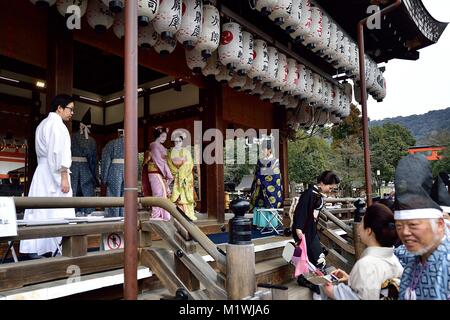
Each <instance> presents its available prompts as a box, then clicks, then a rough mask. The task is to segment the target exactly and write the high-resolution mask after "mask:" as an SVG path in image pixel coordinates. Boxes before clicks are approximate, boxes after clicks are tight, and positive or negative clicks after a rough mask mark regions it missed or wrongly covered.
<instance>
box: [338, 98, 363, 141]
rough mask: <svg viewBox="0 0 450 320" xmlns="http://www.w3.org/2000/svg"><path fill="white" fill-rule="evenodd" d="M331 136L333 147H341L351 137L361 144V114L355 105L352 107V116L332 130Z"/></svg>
mask: <svg viewBox="0 0 450 320" xmlns="http://www.w3.org/2000/svg"><path fill="white" fill-rule="evenodd" d="M331 135H332V136H333V146H337V145H339V144H340V143H341V142H342V141H344V140H346V139H347V138H348V137H350V136H352V137H356V138H357V142H358V143H361V141H362V123H361V112H360V111H359V109H358V108H357V107H356V106H355V105H354V104H352V105H351V106H350V115H349V116H348V117H347V118H345V119H344V120H342V122H341V123H340V124H339V125H337V126H333V128H332V129H331Z"/></svg>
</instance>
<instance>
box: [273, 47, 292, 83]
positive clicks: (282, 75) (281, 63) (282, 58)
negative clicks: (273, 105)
mask: <svg viewBox="0 0 450 320" xmlns="http://www.w3.org/2000/svg"><path fill="white" fill-rule="evenodd" d="M288 72H289V70H288V66H287V58H286V55H285V54H283V53H278V73H277V78H276V80H275V90H276V91H277V90H283V89H284V87H285V86H286V84H287V79H288Z"/></svg>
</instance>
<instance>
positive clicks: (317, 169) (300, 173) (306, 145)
mask: <svg viewBox="0 0 450 320" xmlns="http://www.w3.org/2000/svg"><path fill="white" fill-rule="evenodd" d="M297 135H298V139H296V140H295V141H289V144H288V166H289V180H290V181H293V182H296V183H303V184H308V183H312V182H316V178H317V176H318V175H319V174H320V173H321V172H322V171H323V170H326V169H327V168H328V167H329V165H330V154H331V148H330V146H329V144H328V143H327V142H326V141H325V140H324V139H323V138H321V137H319V136H312V137H308V138H305V133H304V132H302V131H300V132H297Z"/></svg>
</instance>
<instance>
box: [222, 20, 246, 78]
mask: <svg viewBox="0 0 450 320" xmlns="http://www.w3.org/2000/svg"><path fill="white" fill-rule="evenodd" d="M217 51H218V52H219V61H220V63H222V64H223V65H224V66H227V68H228V69H230V70H234V69H235V68H236V66H237V65H238V64H239V63H240V62H241V57H242V55H243V39H242V28H241V26H240V25H239V24H237V23H235V22H227V23H224V24H223V25H222V32H221V34H220V44H219V48H218V49H217Z"/></svg>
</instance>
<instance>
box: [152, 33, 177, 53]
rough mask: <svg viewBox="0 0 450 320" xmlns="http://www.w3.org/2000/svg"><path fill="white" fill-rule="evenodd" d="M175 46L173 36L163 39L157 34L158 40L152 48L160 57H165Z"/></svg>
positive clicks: (175, 42)
mask: <svg viewBox="0 0 450 320" xmlns="http://www.w3.org/2000/svg"><path fill="white" fill-rule="evenodd" d="M176 46H177V40H175V39H173V38H166V39H163V38H162V36H161V35H160V34H158V40H156V43H155V45H154V48H155V51H156V52H158V53H159V55H160V56H161V57H163V58H165V57H167V56H168V55H169V54H171V53H172V52H173V51H174V50H175V47H176Z"/></svg>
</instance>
